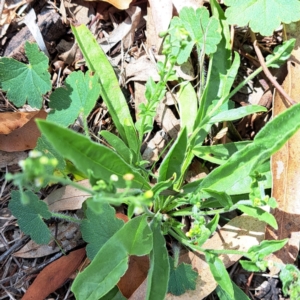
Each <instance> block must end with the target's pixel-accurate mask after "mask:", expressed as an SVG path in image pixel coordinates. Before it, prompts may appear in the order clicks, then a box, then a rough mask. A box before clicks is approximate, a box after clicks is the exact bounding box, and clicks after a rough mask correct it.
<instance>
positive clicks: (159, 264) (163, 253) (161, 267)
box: [146, 217, 170, 300]
mask: <svg viewBox="0 0 300 300" xmlns="http://www.w3.org/2000/svg"><path fill="white" fill-rule="evenodd" d="M150 228H151V230H152V233H153V249H152V251H151V252H150V269H149V272H148V277H147V292H146V299H148V300H156V299H165V296H166V293H167V289H168V282H169V274H170V266H169V259H168V251H167V248H166V241H165V239H164V236H163V235H162V233H161V220H159V219H158V218H157V217H155V218H154V219H153V221H152V223H151V226H150Z"/></svg>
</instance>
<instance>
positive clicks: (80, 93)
mask: <svg viewBox="0 0 300 300" xmlns="http://www.w3.org/2000/svg"><path fill="white" fill-rule="evenodd" d="M99 93H100V84H99V82H98V78H97V76H91V75H90V74H88V72H87V73H86V74H85V75H84V74H83V73H82V72H81V71H78V72H72V73H71V74H70V75H69V76H68V77H67V79H66V81H65V87H60V88H57V89H56V90H55V91H54V92H53V93H52V94H51V96H50V104H49V106H50V108H51V111H50V113H49V114H48V117H47V120H48V121H51V122H54V123H56V124H60V125H63V126H64V127H68V126H69V125H71V124H73V123H74V122H75V120H76V119H77V118H78V116H79V114H80V113H82V114H83V117H84V118H87V117H88V115H89V114H90V112H91V111H92V109H93V108H94V106H95V104H96V102H97V100H98V97H99Z"/></svg>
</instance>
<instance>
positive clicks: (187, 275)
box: [168, 256, 198, 296]
mask: <svg viewBox="0 0 300 300" xmlns="http://www.w3.org/2000/svg"><path fill="white" fill-rule="evenodd" d="M169 262H170V279H169V286H168V292H169V293H172V294H173V295H175V296H180V295H182V294H184V293H185V292H186V291H187V290H194V289H195V288H196V280H197V277H198V273H197V272H196V271H194V270H193V269H192V266H191V265H189V264H185V263H181V264H180V265H178V266H177V267H175V266H174V264H175V261H174V259H173V258H172V257H171V256H169Z"/></svg>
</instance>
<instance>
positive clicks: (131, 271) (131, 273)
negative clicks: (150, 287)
mask: <svg viewBox="0 0 300 300" xmlns="http://www.w3.org/2000/svg"><path fill="white" fill-rule="evenodd" d="M148 270H149V258H148V256H135V255H132V256H130V258H129V267H128V270H127V271H126V273H125V275H124V276H122V277H121V279H120V281H119V283H118V288H119V290H120V292H121V293H122V294H123V296H125V297H126V298H129V297H130V296H131V295H132V294H133V292H134V291H135V290H136V289H137V288H138V287H139V286H140V285H141V284H142V282H143V281H144V280H145V279H146V277H147V273H148ZM140 299H144V298H140Z"/></svg>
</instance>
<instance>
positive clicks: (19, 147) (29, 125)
mask: <svg viewBox="0 0 300 300" xmlns="http://www.w3.org/2000/svg"><path fill="white" fill-rule="evenodd" d="M12 114H13V115H12ZM1 116H2V118H3V119H2V120H0V124H1V126H3V127H1V131H2V132H5V130H6V131H8V132H10V131H11V132H10V133H9V134H3V135H1V136H0V137H1V138H0V150H3V151H7V152H15V151H23V150H28V149H33V148H34V147H35V146H36V142H37V139H38V137H39V136H40V132H39V130H38V128H37V126H36V124H35V119H36V118H40V119H46V117H47V113H46V112H45V111H42V110H41V111H38V112H30V113H20V112H17V113H1V114H0V117H1ZM28 118H29V119H28ZM5 120H8V121H6V122H5ZM2 122H3V123H4V125H3V124H2Z"/></svg>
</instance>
